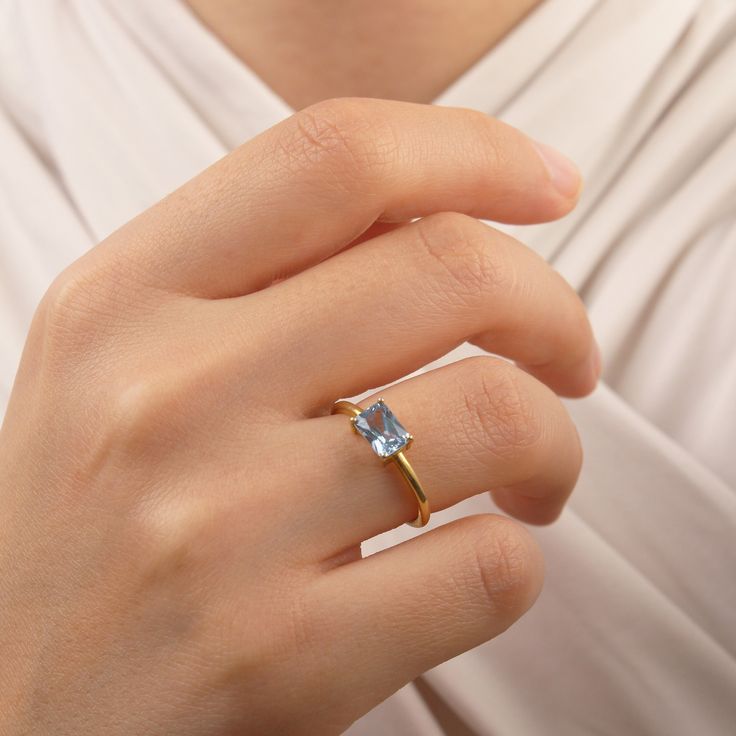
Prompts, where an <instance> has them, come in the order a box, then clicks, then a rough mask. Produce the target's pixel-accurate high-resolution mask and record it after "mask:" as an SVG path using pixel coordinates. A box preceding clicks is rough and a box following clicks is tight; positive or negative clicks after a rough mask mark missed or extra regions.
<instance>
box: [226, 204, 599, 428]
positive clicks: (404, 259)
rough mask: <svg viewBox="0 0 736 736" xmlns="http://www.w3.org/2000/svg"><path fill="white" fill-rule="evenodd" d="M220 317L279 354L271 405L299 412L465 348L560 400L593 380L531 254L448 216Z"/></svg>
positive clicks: (239, 301) (567, 299)
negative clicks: (502, 363)
mask: <svg viewBox="0 0 736 736" xmlns="http://www.w3.org/2000/svg"><path fill="white" fill-rule="evenodd" d="M220 309H224V310H226V312H227V316H226V318H225V319H222V315H221V314H220V319H219V323H220V327H219V328H218V329H219V330H222V329H224V330H230V331H231V332H232V334H231V335H228V337H232V339H233V340H235V341H236V343H237V340H238V336H239V335H243V334H252V333H253V325H254V324H255V325H256V326H257V327H256V329H257V330H263V331H267V335H266V334H265V332H264V338H265V337H267V338H268V345H269V354H270V355H278V356H279V359H278V360H277V361H273V363H274V364H273V365H272V366H271V367H270V369H269V370H270V372H271V375H270V376H269V379H270V382H271V385H273V386H279V387H281V388H280V389H279V394H280V395H279V396H275V397H273V401H275V402H279V401H281V402H286V403H285V404H284V408H286V409H287V411H288V409H289V408H291V409H295V410H296V411H297V412H298V413H299V414H301V415H307V416H313V415H315V414H321V413H323V411H324V408H325V407H327V406H328V405H329V404H330V403H331V402H332V401H333V400H334V399H336V398H338V397H340V396H354V395H357V394H358V393H361V392H362V391H365V390H367V389H369V388H372V387H375V386H381V385H384V384H386V383H389V382H391V381H393V380H396V379H398V378H400V377H402V376H404V375H407V374H408V373H411V372H412V371H414V370H416V369H418V368H420V367H421V366H423V365H426V364H427V363H428V362H430V361H431V360H434V359H436V358H438V357H440V356H442V355H444V354H445V353H447V352H449V351H450V350H451V349H453V348H454V347H456V346H457V345H459V344H461V343H462V342H463V341H465V340H470V341H471V342H473V343H475V344H477V345H478V346H480V347H482V348H484V349H486V350H488V351H491V352H494V353H496V354H499V355H504V356H506V357H509V358H511V359H513V360H516V361H518V362H519V363H521V364H522V365H523V366H524V367H525V368H526V369H527V370H528V371H529V372H530V373H532V374H533V375H535V376H536V377H537V378H539V379H540V380H541V381H543V382H544V383H546V384H547V385H549V386H550V387H551V388H552V389H553V390H555V391H556V392H557V393H559V394H562V395H566V396H580V395H584V394H586V393H588V392H589V391H590V390H592V388H593V387H594V385H595V382H596V380H597V371H596V367H595V360H594V352H595V342H594V340H593V335H592V331H591V327H590V324H589V322H588V318H587V316H586V313H585V309H584V306H583V304H582V302H581V301H580V299H579V297H578V296H577V294H576V293H575V291H574V290H573V289H572V288H571V287H570V286H569V285H568V284H567V282H565V280H564V279H563V278H562V277H561V276H560V275H559V274H557V273H556V272H555V271H554V269H552V268H551V267H550V266H549V265H548V264H547V263H546V262H545V261H544V259H543V258H541V257H540V256H538V255H537V254H536V253H534V251H532V250H531V249H530V248H527V247H526V246H524V245H522V244H521V243H519V242H518V241H516V240H514V239H513V238H511V237H509V236H507V235H504V234H503V233H501V232H499V231H498V230H495V229H494V228H491V227H489V226H487V225H485V224H484V223H482V222H480V221H479V220H476V219H474V218H472V217H469V216H467V215H462V214H459V213H454V212H445V213H438V214H434V215H430V216H428V217H425V218H423V219H422V220H417V221H415V222H412V223H410V224H408V225H406V226H404V227H401V228H399V229H397V230H394V231H391V232H389V233H385V234H383V235H380V236H378V237H376V238H374V239H373V240H371V241H368V242H365V243H362V244H361V245H359V246H357V247H355V248H352V249H350V250H349V251H345V252H343V253H340V254H338V255H336V256H333V257H332V258H330V259H328V260H327V261H324V262H323V263H321V264H318V265H317V266H314V267H312V268H311V269H309V270H307V271H304V272H302V273H300V274H297V275H295V276H293V277H291V278H289V279H287V280H285V281H282V282H280V283H277V284H274V285H273V286H271V287H269V288H267V289H265V290H263V291H261V292H258V293H256V294H251V295H248V296H244V297H240V298H235V299H231V300H226V301H221V302H219V306H218V310H217V311H218V312H219V311H220ZM244 321H247V322H248V329H247V330H245V329H243V328H244V325H243V322H244ZM222 325H225V326H224V327H222ZM241 339H242V338H241ZM235 348H236V349H237V344H236V345H235ZM284 387H288V389H286V390H285V389H284ZM287 404H288V406H287Z"/></svg>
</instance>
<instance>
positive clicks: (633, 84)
mask: <svg viewBox="0 0 736 736" xmlns="http://www.w3.org/2000/svg"><path fill="white" fill-rule="evenodd" d="M433 104H436V105H458V106H465V107H471V108H476V109H478V110H482V111H485V112H487V113H489V114H492V115H495V116H497V117H500V118H501V119H503V120H505V121H507V122H509V123H512V124H513V125H516V126H519V127H520V128H522V129H523V130H525V131H526V132H528V133H529V134H531V135H532V136H534V137H535V138H538V139H540V140H543V141H545V142H547V143H550V144H552V145H554V146H557V147H558V148H560V149H561V150H562V151H564V152H565V153H567V154H568V155H569V156H570V157H571V158H573V160H575V161H576V163H578V165H579V166H580V168H581V171H582V173H583V175H584V177H585V181H586V186H585V190H584V192H583V195H582V198H581V201H580V204H579V206H578V207H577V209H576V210H575V211H574V212H573V213H572V214H571V215H569V216H568V217H566V218H564V219H563V220H561V221H559V222H556V223H550V224H543V225H535V226H525V227H513V226H498V227H500V228H501V229H503V230H504V231H506V232H509V233H511V234H513V235H514V236H516V237H518V238H519V239H521V240H523V241H524V242H525V243H527V244H528V245H530V246H531V247H532V248H534V249H536V250H537V251H538V252H539V253H541V254H542V255H543V256H544V257H545V258H547V259H548V260H549V261H550V262H551V263H552V264H553V265H554V266H555V267H556V268H557V269H558V270H560V271H561V272H562V274H563V275H564V276H565V277H566V278H567V279H568V280H569V281H570V282H571V283H572V284H573V286H574V287H575V288H576V289H577V290H578V292H579V293H580V294H581V296H582V297H583V299H584V300H585V302H586V304H587V306H588V308H589V310H590V314H591V319H592V321H593V324H594V328H595V330H596V334H597V336H598V338H599V342H600V343H601V347H602V352H603V357H604V366H605V370H604V381H603V383H602V385H601V386H600V387H599V388H598V389H597V390H596V392H595V393H594V394H593V395H592V396H590V397H588V398H586V399H583V400H577V401H567V402H566V404H567V406H568V407H569V409H570V411H571V413H572V414H573V416H574V418H575V420H576V423H577V425H578V428H579V431H580V434H581V437H582V441H583V445H584V449H585V465H584V469H583V473H582V477H581V480H580V483H579V485H578V488H577V489H576V491H575V493H574V494H573V497H572V499H571V501H570V503H569V506H568V508H567V509H566V510H565V512H564V513H563V515H562V517H561V518H560V520H559V521H558V522H556V523H555V524H554V525H552V526H550V527H545V528H534V529H533V533H534V534H535V535H536V537H537V539H538V540H539V541H540V543H541V545H542V547H543V549H544V552H545V556H546V561H547V578H546V583H545V587H544V590H543V592H542V594H541V596H540V598H539V600H538V602H537V604H536V605H535V606H534V607H533V609H532V610H531V611H530V612H529V613H528V614H527V615H525V616H524V617H523V618H522V619H521V620H520V621H519V622H518V623H517V624H515V625H514V626H513V627H512V628H511V629H509V630H508V631H507V632H506V633H504V634H503V635H501V636H500V637H498V638H497V639H495V640H493V641H491V642H488V643H487V644H485V645H483V646H480V647H477V648H475V649H473V650H471V651H468V652H466V653H464V654H462V655H460V656H458V657H456V658H454V659H453V660H451V661H449V662H446V663H444V664H442V665H440V666H439V667H436V668H435V669H433V670H431V671H430V672H427V673H425V674H424V675H423V676H422V677H421V678H419V680H417V681H416V682H413V683H410V684H409V685H407V686H406V687H404V688H402V689H401V690H400V691H399V692H398V693H396V694H395V695H393V696H392V697H390V698H388V699H387V700H386V701H384V702H383V703H382V704H381V705H379V706H378V707H377V708H375V709H374V710H373V711H372V712H371V713H369V714H367V715H366V716H365V717H363V718H362V719H360V720H359V721H358V722H356V723H355V724H354V725H353V726H352V727H351V728H350V729H349V733H350V734H351V735H352V736H363V735H365V736H367V735H368V734H370V735H374V734H382V735H383V734H389V735H390V734H401V735H402V736H404V735H406V736H414V735H417V736H419V735H421V736H440V735H442V734H451V733H452V734H475V735H477V736H491V735H493V736H506V735H508V736H519V735H520V734H521V735H525V736H526V735H530V736H537V735H538V736H549V735H550V734H552V735H553V736H554V735H556V734H564V735H565V736H576V735H577V734H581V735H582V734H586V735H587V734H601V735H604V734H605V735H606V736H608V735H611V736H613V735H617V736H618V735H620V734H665V733H666V734H669V735H670V736H674V735H678V734H683V736H684V735H687V736H691V734H694V733H698V734H726V733H733V732H734V728H735V726H734V724H736V581H735V579H734V578H735V575H736V572H735V571H736V544H735V543H736V494H735V490H736V288H735V284H736V2H734V1H733V0H545V1H544V2H542V3H541V5H539V6H538V8H537V9H536V10H534V11H533V12H532V13H531V14H530V15H529V16H527V18H526V19H525V20H524V21H522V22H521V23H520V24H519V25H518V26H517V27H516V28H515V29H514V30H513V31H512V32H511V33H510V34H508V35H507V36H506V37H505V38H504V39H503V40H502V41H501V42H500V43H499V44H497V45H496V46H495V47H494V48H493V49H491V50H490V51H489V52H488V53H487V54H486V55H485V56H483V57H482V58H480V59H479V60H478V61H477V62H476V63H475V64H474V65H473V66H472V67H471V68H470V69H468V70H467V71H466V72H465V73H464V74H463V75H462V76H461V77H459V78H458V79H457V80H456V81H455V82H454V83H453V84H452V85H450V87H449V88H447V89H446V90H445V91H444V92H443V93H442V94H441V95H440V96H439V97H438V98H437V99H436V100H435V101H434V103H433ZM292 112H293V111H292V110H291V109H290V107H289V106H288V104H286V103H285V102H284V100H282V99H281V98H280V97H279V96H278V95H277V94H276V93H275V92H274V91H272V90H271V89H269V87H268V86H267V85H266V84H264V83H263V81H262V80H261V79H259V78H258V77H257V76H256V75H255V74H254V73H253V72H252V71H251V70H250V69H249V68H248V67H247V66H245V65H244V64H243V63H242V62H241V61H240V60H239V59H237V58H235V57H234V56H233V55H232V54H231V53H230V52H229V51H228V50H227V49H226V48H225V47H224V46H223V44H222V43H221V42H220V41H219V40H218V39H217V38H215V37H214V36H213V35H212V34H211V33H210V32H209V31H208V30H207V29H206V28H205V27H204V26H203V25H202V24H200V22H199V21H198V20H197V19H196V18H195V17H194V16H193V15H192V14H191V13H190V11H189V10H188V8H187V7H186V5H185V4H183V3H182V2H181V0H155V2H149V1H148V0H126V2H119V1H117V0H33V2H28V1H27V0H25V1H23V0H0V413H1V412H2V411H3V410H4V407H5V404H6V402H7V398H8V395H9V392H10V389H11V387H12V381H13V376H14V374H15V371H16V369H17V365H18V360H19V357H20V352H21V349H22V346H23V342H24V338H25V334H26V332H27V329H28V327H29V324H30V319H31V316H32V314H33V310H34V308H35V306H36V304H37V302H38V300H39V299H40V297H41V296H42V294H43V292H44V291H45V289H46V288H47V287H48V285H49V283H50V281H51V280H52V279H53V277H54V276H55V275H56V274H57V273H58V272H59V271H60V270H61V269H62V268H64V267H65V266H66V265H67V264H69V263H71V262H72V261H73V260H75V259H76V258H78V257H79V256H81V255H82V253H84V252H85V251H86V250H87V249H89V248H90V247H92V246H93V245H94V244H95V243H97V242H98V241H99V240H101V239H102V238H104V237H105V236H106V235H107V234H108V233H110V232H111V231H112V230H113V229H115V228H117V227H118V226H120V225H122V224H123V223H125V222H126V221H127V220H129V219H130V218H131V217H133V216H134V215H136V214H137V213H139V212H140V211H141V210H143V209H145V208H146V207H148V206H150V205H151V204H153V203H154V202H155V201H157V200H158V199H160V198H161V197H163V196H164V195H165V194H167V193H168V192H169V191H171V190H172V189H174V188H175V187H177V186H178V185H180V184H181V183H183V182H184V181H186V180H187V179H189V178H191V177H192V176H194V175H196V174H197V173H198V172H199V171H201V170H202V169H203V168H204V167H206V166H207V165H209V164H210V163H212V162H213V161H214V160H216V159H217V158H219V157H221V156H222V155H224V154H225V153H227V152H228V151H229V150H231V149H232V148H234V147H235V146H237V145H239V144H240V143H242V142H244V141H246V140H248V139H249V138H251V137H253V136H254V135H256V134H257V133H259V132H261V131H262V130H264V129H266V128H268V127H270V126H272V125H274V124H275V123H277V122H279V121H280V120H282V119H284V118H285V117H287V116H288V115H290V114H291V113H292ZM275 216H277V213H276V214H275ZM480 352H482V351H480V349H478V348H475V347H474V346H470V345H468V344H467V343H466V344H464V345H461V346H460V347H458V348H457V349H455V350H454V351H452V352H451V353H449V354H448V355H447V356H445V357H443V358H441V359H439V360H437V361H434V362H433V363H430V364H429V365H427V366H425V367H423V368H422V369H420V371H417V373H420V372H422V371H426V370H431V369H432V368H434V367H437V366H439V365H441V364H444V363H446V362H449V361H452V360H457V359H458V358H462V357H465V356H468V355H473V354H477V353H480ZM360 398H361V396H358V397H355V399H356V400H359V399H360ZM493 510H496V509H495V507H494V505H493V502H492V501H491V499H490V497H489V495H488V494H486V493H483V494H480V495H478V496H474V497H473V498H471V499H468V500H467V501H465V502H463V503H461V504H458V505H457V506H455V507H453V508H451V509H447V510H444V511H440V512H437V513H434V514H433V516H432V519H431V521H430V524H429V525H428V527H425V528H424V529H423V530H421V531H418V530H416V529H412V528H410V527H406V526H404V527H401V528H397V529H394V530H391V531H389V532H386V533H385V534H381V535H379V536H377V537H374V538H373V539H371V540H368V541H367V542H365V543H364V545H363V549H364V554H366V555H367V554H371V553H372V552H375V551H378V550H379V549H382V548H384V547H386V546H387V545H390V544H395V543H397V542H399V541H402V540H404V539H408V538H410V537H411V536H414V535H416V534H418V533H423V531H425V530H427V529H430V528H433V527H434V526H437V525H439V524H442V523H445V522H447V521H449V520H450V519H453V518H456V517H459V516H462V515H466V514H468V513H481V512H486V511H493ZM428 564H431V560H430V561H428ZM417 584H418V585H420V584H421V571H418V575H417ZM407 595H411V590H407ZM327 686H329V685H328V684H327Z"/></svg>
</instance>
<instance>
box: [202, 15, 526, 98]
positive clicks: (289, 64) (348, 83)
mask: <svg viewBox="0 0 736 736" xmlns="http://www.w3.org/2000/svg"><path fill="white" fill-rule="evenodd" d="M539 3H540V0H492V2H489V0H453V2H447V0H373V2H369V3H366V2H362V1H359V0H319V2H314V1H313V2H304V0H248V2H243V0H188V4H189V6H190V7H191V9H192V10H193V11H194V13H195V14H196V15H197V16H199V18H200V19H201V20H202V21H203V22H204V23H205V24H206V25H208V26H209V27H210V28H211V29H212V31H213V32H214V33H215V35H217V36H218V37H219V38H220V39H221V40H222V41H223V42H224V43H225V44H226V45H227V46H229V47H230V49H231V50H232V52H233V53H234V54H235V55H236V56H238V57H239V58H241V59H242V60H243V61H244V62H245V63H246V64H247V65H248V66H249V67H250V68H251V69H252V70H253V71H254V72H255V73H256V74H257V75H258V76H259V77H260V78H261V79H263V80H264V81H265V83H266V84H267V85H268V86H269V87H270V88H271V89H272V90H274V91H276V92H277V93H278V94H279V95H280V96H281V98H282V99H284V100H286V102H287V103H289V105H290V106H291V107H292V109H294V110H300V109H301V108H302V107H306V106H307V105H309V104H311V103H313V102H317V101H319V100H323V99H327V98H330V97H342V96H360V97H377V98H384V99H392V100H406V101H409V102H424V103H429V102H431V101H432V100H434V99H435V98H436V97H437V96H438V95H439V94H440V92H442V91H443V90H444V89H445V88H446V87H448V86H449V85H450V84H451V83H452V82H453V81H454V80H455V79H457V77H459V76H460V75H461V74H462V73H463V72H464V71H465V70H466V69H467V68H468V67H470V66H472V64H474V63H475V62H476V61H477V60H478V59H479V58H480V57H481V56H483V55H484V54H485V53H487V52H488V50H489V49H490V48H491V47H492V46H494V45H495V44H496V43H497V42H498V41H499V40H500V39H501V38H503V36H504V35H505V34H506V33H508V31H509V30H510V29H511V28H513V27H514V26H515V25H516V24H517V23H519V21H521V20H522V19H523V18H524V16H525V15H527V13H529V11H530V10H532V9H533V8H534V7H536V6H537V5H539Z"/></svg>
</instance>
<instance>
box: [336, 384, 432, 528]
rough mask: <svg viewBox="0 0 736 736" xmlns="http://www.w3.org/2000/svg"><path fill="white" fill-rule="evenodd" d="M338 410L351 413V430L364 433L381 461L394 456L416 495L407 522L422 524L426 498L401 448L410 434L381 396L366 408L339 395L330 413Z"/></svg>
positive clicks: (405, 447)
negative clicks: (413, 513) (415, 508)
mask: <svg viewBox="0 0 736 736" xmlns="http://www.w3.org/2000/svg"><path fill="white" fill-rule="evenodd" d="M338 412H339V413H340V414H347V415H348V416H349V417H350V424H351V425H352V427H353V432H355V433H356V434H360V435H363V437H365V438H366V439H367V440H368V442H370V444H371V447H372V448H373V451H374V452H375V453H376V455H378V457H380V458H381V459H382V460H383V462H384V463H387V462H389V461H391V460H393V462H394V463H395V464H396V466H397V467H398V469H399V470H400V471H401V475H402V476H403V477H404V480H405V481H406V482H407V484H408V486H409V488H410V489H411V490H412V493H413V494H414V496H415V497H416V500H417V505H418V507H419V513H418V514H417V518H416V519H414V521H407V522H406V523H407V524H409V526H424V525H425V524H426V523H427V522H428V521H429V501H427V496H426V494H425V493H424V490H423V489H422V484H421V483H420V482H419V478H417V474H416V473H415V472H414V468H412V467H411V464H410V463H409V461H408V460H407V459H406V456H405V455H404V450H408V449H409V447H410V446H411V443H412V442H413V441H414V437H413V435H411V434H410V433H409V432H407V431H406V429H404V427H403V425H402V424H401V422H400V421H399V420H398V419H397V418H396V416H395V415H394V413H393V412H392V411H391V409H389V408H388V406H386V403H385V402H384V400H383V399H378V401H376V403H375V404H371V405H370V406H369V407H368V408H367V409H362V408H361V407H359V406H358V405H357V404H353V403H352V402H351V401H345V400H344V399H341V400H340V401H336V402H335V403H334V404H333V405H332V409H331V411H330V414H337V413H338Z"/></svg>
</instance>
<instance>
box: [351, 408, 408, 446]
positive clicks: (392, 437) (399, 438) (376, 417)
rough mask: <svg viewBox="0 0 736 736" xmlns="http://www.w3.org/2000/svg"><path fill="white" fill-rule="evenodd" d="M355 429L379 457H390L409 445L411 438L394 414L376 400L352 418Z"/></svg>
mask: <svg viewBox="0 0 736 736" xmlns="http://www.w3.org/2000/svg"><path fill="white" fill-rule="evenodd" d="M353 426H354V427H355V429H356V430H357V431H358V432H359V433H360V434H362V435H363V437H365V438H366V439H367V440H368V442H370V443H371V447H372V448H373V451H374V452H375V453H376V455H378V456H379V457H384V458H386V457H391V456H392V455H395V454H396V453H397V452H399V450H403V449H404V448H406V447H408V446H409V445H410V444H411V441H412V439H413V437H412V436H411V434H409V432H407V431H406V429H404V427H403V425H402V424H401V422H400V421H399V420H398V419H397V418H396V416H395V415H394V413H393V412H392V411H391V409H389V408H388V407H387V406H386V404H385V403H384V402H383V399H378V401H376V403H375V404H371V405H370V406H369V407H368V408H367V409H364V410H363V411H361V412H360V414H357V415H356V416H355V417H354V418H353Z"/></svg>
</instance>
